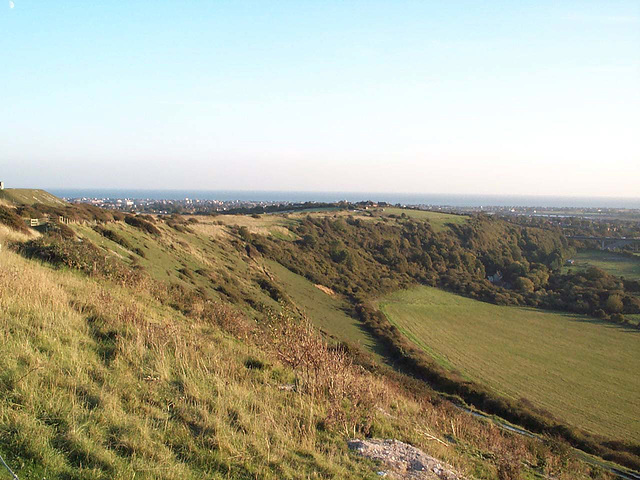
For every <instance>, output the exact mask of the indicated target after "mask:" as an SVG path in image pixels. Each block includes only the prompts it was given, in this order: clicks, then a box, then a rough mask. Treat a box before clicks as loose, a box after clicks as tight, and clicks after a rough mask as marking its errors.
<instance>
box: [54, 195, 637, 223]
mask: <svg viewBox="0 0 640 480" xmlns="http://www.w3.org/2000/svg"><path fill="white" fill-rule="evenodd" d="M65 200H67V201H68V202H70V203H88V204H91V205H94V206H97V207H101V208H108V209H113V210H121V211H126V212H136V213H155V214H161V215H162V214H172V213H183V214H212V213H219V214H224V213H243V212H251V213H254V212H262V213H269V212H276V211H277V212H282V211H286V210H289V209H291V210H301V209H307V208H309V209H315V208H330V207H333V208H345V207H346V208H349V207H351V208H364V209H368V208H374V207H385V206H394V207H402V208H414V209H420V210H432V211H442V212H446V213H459V214H468V213H486V214H488V215H500V216H525V217H542V218H549V219H554V218H555V219H562V218H565V217H574V218H575V217H578V218H584V219H590V220H620V219H625V220H630V221H640V209H627V208H584V207H580V208H567V207H535V206H490V205H489V206H468V207H460V206H451V205H434V204H390V203H387V202H373V201H360V202H348V201H346V200H343V201H338V202H313V201H309V202H290V201H259V200H255V201H247V200H214V199H193V198H184V199H180V200H176V199H155V198H110V197H109V198H98V197H72V198H65ZM559 223H562V222H559Z"/></svg>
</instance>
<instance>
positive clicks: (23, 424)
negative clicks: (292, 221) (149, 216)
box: [0, 222, 606, 479]
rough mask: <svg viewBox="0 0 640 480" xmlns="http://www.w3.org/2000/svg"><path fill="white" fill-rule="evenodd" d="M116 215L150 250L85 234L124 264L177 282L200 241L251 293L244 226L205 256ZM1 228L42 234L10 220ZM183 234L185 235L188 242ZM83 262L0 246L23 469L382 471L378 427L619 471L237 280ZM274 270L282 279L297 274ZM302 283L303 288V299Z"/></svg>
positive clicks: (10, 385)
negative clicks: (421, 389)
mask: <svg viewBox="0 0 640 480" xmlns="http://www.w3.org/2000/svg"><path fill="white" fill-rule="evenodd" d="M108 227H109V228H111V229H114V230H116V231H118V232H119V233H120V234H121V236H122V238H126V240H127V241H128V242H129V244H128V245H129V246H134V245H139V246H140V248H144V251H145V252H147V253H146V254H145V256H146V257H147V258H144V257H142V259H139V258H138V256H137V254H135V253H133V254H132V253H131V252H130V251H129V250H128V248H126V247H122V245H120V244H119V243H114V242H112V241H111V240H106V239H104V237H96V236H94V234H95V233H96V232H94V231H93V230H89V229H88V228H87V227H81V228H77V233H78V234H79V235H82V237H83V239H84V240H83V243H86V242H89V241H91V240H90V239H93V240H94V241H95V242H97V243H99V242H100V241H102V242H104V243H103V245H102V247H98V248H105V249H106V248H108V249H109V251H110V252H112V255H113V259H114V261H119V262H122V267H121V268H127V267H126V265H129V264H130V265H132V266H133V265H134V264H135V263H137V261H138V260H139V261H148V262H150V263H152V262H153V261H155V260H157V261H162V262H164V263H165V264H164V267H165V270H168V271H169V272H170V273H168V274H167V275H168V276H169V278H171V279H174V280H175V279H176V278H179V275H180V274H179V273H178V274H176V273H175V272H174V270H175V268H176V267H177V266H178V265H181V264H182V263H185V262H186V260H187V253H186V252H187V251H189V250H190V249H193V251H192V253H191V257H189V259H190V260H189V261H191V262H193V266H195V265H196V264H198V263H200V262H203V261H204V260H207V261H209V262H211V267H212V268H216V266H217V265H218V263H217V262H221V263H219V265H220V266H224V265H226V264H225V263H224V261H227V262H230V264H234V263H238V264H240V263H244V265H245V270H240V271H238V272H237V275H238V276H237V277H234V278H235V280H236V281H237V282H238V283H239V284H240V287H239V288H240V289H241V290H244V288H245V287H246V286H247V285H248V284H249V283H251V282H250V281H249V280H247V279H243V278H241V277H242V276H243V275H245V273H246V272H252V271H253V270H252V268H253V267H250V266H249V265H251V264H253V263H254V262H253V261H252V260H248V259H247V257H244V256H243V254H242V253H241V251H242V250H237V249H234V248H233V245H232V243H233V238H234V237H233V232H232V231H231V230H229V231H226V232H225V235H223V236H222V237H220V238H222V240H216V241H215V242H214V243H215V244H216V248H219V250H217V251H215V252H214V251H212V252H211V255H210V257H208V258H200V255H201V254H202V252H203V251H202V250H200V249H201V248H204V247H205V246H206V245H210V244H211V243H212V239H211V238H206V237H200V236H198V235H196V234H194V233H180V232H178V233H175V234H174V233H173V229H168V227H167V226H165V225H159V224H158V227H159V229H160V231H161V235H160V236H159V237H154V236H151V235H148V234H146V233H145V234H141V233H139V232H137V231H135V230H132V229H130V226H126V225H125V224H123V223H120V222H116V223H115V224H111V225H108ZM181 235H184V237H183V236H181ZM101 238H103V240H101ZM116 238H117V237H116ZM0 239H1V240H2V243H3V244H7V243H11V242H24V241H26V240H28V239H29V237H28V236H26V235H23V234H18V233H15V232H11V231H10V230H9V229H8V228H6V227H4V226H0ZM180 239H183V240H182V241H185V240H184V239H188V240H189V243H188V244H187V246H183V245H182V246H180V248H178V246H176V245H180V244H179V243H178V241H179V240H180ZM73 242H76V241H75V240H73ZM109 242H111V243H109ZM76 243H77V242H76ZM185 243H186V241H185ZM172 245H174V247H175V249H174V248H172ZM134 248H137V247H134ZM106 251H107V250H105V252H106ZM154 252H155V253H154ZM168 252H174V254H175V258H174V259H173V260H172V262H169V260H170V259H171V255H170V254H169V253H168ZM132 255H133V259H131V258H130V257H131V256H132ZM154 255H158V256H157V257H155V256H154ZM163 255H164V257H163ZM215 255H217V256H218V257H219V258H218V259H216V260H215V261H214V260H209V258H213V257H214V256H215ZM163 258H164V260H162V259H163ZM221 258H224V259H225V260H224V261H223V260H220V259H221ZM115 259H117V260H115ZM154 259H155V260H154ZM259 261H260V260H259V259H258V261H257V262H259ZM128 262H130V263H128ZM264 266H268V265H264ZM270 266H271V267H275V266H274V265H273V264H271V265H270ZM261 267H262V266H261ZM150 270H151V273H153V272H154V270H152V269H150ZM273 270H274V271H276V270H278V269H277V268H273ZM82 271H88V272H92V270H91V269H89V270H76V269H70V268H66V267H63V268H55V267H52V266H50V265H49V264H48V263H41V262H40V261H37V260H28V259H25V258H23V257H21V256H20V255H18V254H17V253H14V252H13V251H11V250H9V249H3V250H2V251H1V252H0V337H1V338H2V342H3V348H2V349H0V398H1V399H2V400H1V401H0V454H1V455H2V456H3V457H4V458H5V459H6V460H7V462H8V463H9V464H10V465H11V466H12V467H13V468H14V469H15V470H16V472H17V473H18V474H19V476H20V478H21V479H35V478H37V479H40V478H43V477H46V478H47V479H125V478H126V479H130V478H133V477H134V476H135V478H143V479H145V478H149V479H151V478H153V479H189V478H220V479H222V478H225V479H229V478H234V479H236V478H237V479H253V478H266V479H268V478H274V479H275V478H277V479H288V478H291V479H308V478H344V479H350V478H353V479H356V478H357V479H365V478H377V474H376V471H377V470H378V469H379V467H376V466H375V465H372V464H371V463H370V462H368V461H364V460H362V459H360V458H359V457H357V456H355V455H354V454H352V453H350V452H349V451H348V449H347V447H346V440H347V439H349V438H353V437H357V436H365V435H372V436H376V437H383V438H388V437H390V438H398V439H400V440H404V441H408V442H410V443H412V444H413V445H416V446H418V447H420V448H422V449H424V450H425V451H427V452H428V453H430V454H432V455H435V456H437V457H438V458H441V459H443V460H445V461H447V462H449V463H451V464H452V465H454V466H455V467H456V468H457V469H458V470H459V471H461V472H462V473H464V474H466V475H473V476H474V477H475V478H479V479H482V478H484V479H490V478H495V477H496V475H497V471H498V469H500V468H502V469H503V470H504V469H505V468H507V467H504V465H512V467H509V468H511V471H520V470H521V471H522V478H533V471H534V470H539V471H540V472H544V473H545V474H553V475H555V476H556V477H557V478H561V479H562V478H566V479H568V478H591V477H593V476H594V475H599V476H600V477H601V478H606V475H604V474H603V473H602V471H601V470H599V469H598V468H596V467H590V466H588V465H586V464H584V463H582V462H581V461H579V460H577V459H575V458H574V457H573V456H571V455H570V454H569V452H568V450H566V449H564V450H563V449H560V450H557V449H558V446H557V445H555V446H554V445H553V444H548V445H547V444H545V443H542V442H538V441H536V440H531V439H524V438H520V437H518V436H514V435H512V434H509V433H506V432H503V431H501V430H499V429H498V428H497V427H495V426H494V425H493V424H490V423H486V422H482V421H479V420H476V419H474V418H473V417H471V416H470V415H468V414H465V413H463V412H460V411H457V410H455V409H452V408H451V407H449V406H447V404H446V403H442V402H434V403H431V402H430V401H429V398H428V396H422V397H421V398H420V399H414V398H413V397H412V396H411V395H409V394H407V393H404V391H403V390H402V389H401V388H399V387H398V386H397V385H396V384H395V383H393V382H390V381H389V380H387V379H385V378H384V377H380V376H376V375H372V374H369V373H366V372H365V371H363V370H362V368H360V367H356V366H354V365H352V364H351V362H350V360H349V358H348V357H346V356H345V354H344V353H342V352H340V351H336V350H333V349H331V348H329V347H328V346H327V345H325V344H324V343H323V342H322V341H321V340H320V338H319V337H318V336H317V334H316V333H314V331H313V330H312V329H310V328H309V327H308V326H306V325H305V324H304V323H299V322H298V321H296V320H295V319H291V318H287V317H282V316H279V315H277V314H268V313H267V314H265V315H264V316H263V317H262V318H261V319H260V320H259V321H258V322H256V321H255V320H254V319H252V318H250V317H249V316H247V315H246V314H245V313H244V312H245V310H246V309H247V307H246V304H244V303H242V302H241V303H239V304H237V305H236V304H235V303H233V302H230V301H228V299H227V296H226V295H225V294H222V295H221V296H220V300H214V301H212V300H211V299H208V298H207V296H203V295H202V294H201V293H198V292H199V290H198V282H195V284H193V285H192V284H191V283H190V282H191V279H190V278H189V277H188V276H186V277H185V279H181V281H182V282H183V283H184V284H185V285H187V286H189V285H190V286H191V288H190V289H188V290H185V291H175V290H173V289H171V288H168V286H169V284H168V283H158V280H154V278H153V276H146V275H145V274H143V275H142V276H141V277H139V280H138V281H136V283H135V284H133V283H132V284H130V283H128V282H126V281H124V282H122V281H113V280H109V279H108V278H106V277H103V276H102V275H101V274H100V271H99V270H98V271H95V266H94V270H93V273H92V274H90V275H86V274H85V273H82ZM243 272H244V273H243ZM165 273H166V272H165ZM276 273H279V274H280V275H281V276H282V278H285V281H284V282H283V283H282V284H281V285H280V286H281V287H282V288H286V287H287V282H291V281H292V280H291V278H288V277H287V274H286V272H282V271H278V272H276ZM200 286H201V285H200ZM307 287H308V285H306V284H305V283H304V282H299V285H298V286H297V287H296V286H292V287H291V291H292V296H293V297H295V298H302V297H301V296H300V295H302V296H304V295H306V294H308V293H309V292H308V290H306V289H307ZM185 288H186V287H185ZM313 288H314V289H316V290H318V292H319V293H321V294H322V295H326V294H325V293H324V292H322V291H320V290H319V289H317V288H316V287H315V286H314V287H313ZM297 289H301V290H300V293H297V292H296V291H295V290H297ZM247 294H248V293H247ZM339 306H340V303H339V301H338V300H337V299H336V301H335V302H333V301H332V302H329V303H327V304H325V306H324V307H322V309H321V310H319V311H311V310H309V312H308V314H309V315H311V316H317V315H320V316H322V315H324V314H326V312H327V311H328V310H333V311H334V315H335V316H334V317H333V321H336V322H337V321H338V320H339V318H340V317H339V315H340V314H339V313H338V312H339ZM292 385H295V387H292ZM292 388H293V389H292ZM434 437H435V438H439V439H445V438H446V439H447V442H448V443H450V444H451V445H452V446H449V447H447V446H444V445H443V444H442V443H440V442H436V441H434V440H433V438H434ZM554 452H555V453H554ZM557 452H560V453H557ZM514 469H515V470H514Z"/></svg>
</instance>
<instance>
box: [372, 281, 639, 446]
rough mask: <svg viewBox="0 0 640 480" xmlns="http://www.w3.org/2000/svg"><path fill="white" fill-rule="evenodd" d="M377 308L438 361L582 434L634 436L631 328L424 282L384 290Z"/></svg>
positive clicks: (634, 336) (634, 340)
mask: <svg viewBox="0 0 640 480" xmlns="http://www.w3.org/2000/svg"><path fill="white" fill-rule="evenodd" d="M380 307H381V308H382V310H383V311H384V313H385V314H386V315H387V317H388V318H389V320H390V321H391V322H392V323H393V324H395V325H396V326H397V327H398V328H399V329H400V330H401V331H402V332H403V333H404V334H405V335H406V336H407V337H408V338H409V339H410V340H412V341H413V342H414V343H415V344H416V345H418V346H419V347H421V348H423V349H424V350H425V351H426V352H427V353H429V354H430V355H432V356H433V357H434V358H435V359H436V360H437V361H439V362H440V363H441V364H442V365H443V366H445V367H447V368H455V369H458V370H459V371H460V372H461V373H462V374H463V375H464V376H466V377H467V378H469V379H472V380H475V381H477V382H479V383H481V384H485V385H487V386H489V387H491V388H492V389H494V390H495V391H496V392H497V393H499V394H502V395H505V396H507V397H510V398H515V399H518V398H522V397H524V398H527V399H528V400H530V401H532V402H533V403H534V405H536V406H538V407H542V408H544V409H546V410H548V411H549V412H551V413H552V414H553V415H555V416H556V417H558V418H559V419H561V420H564V421H566V422H568V423H569V424H571V425H574V426H577V427H580V428H583V429H585V430H587V431H589V432H592V433H596V434H602V435H605V436H608V437H610V438H619V439H629V440H632V441H635V442H638V441H640V417H639V416H638V412H639V411H640V382H639V381H638V376H637V375H638V371H640V333H638V332H637V331H636V330H631V329H625V328H624V327H619V326H615V325H611V324H608V323H603V322H600V321H597V320H593V319H588V318H586V317H581V316H573V315H565V314H559V313H553V312H543V311H536V310H533V309H528V308H516V307H503V306H496V305H491V304H487V303H482V302H478V301H475V300H472V299H468V298H464V297H460V296H457V295H454V294H451V293H447V292H443V291H441V290H438V289H435V288H429V287H417V288H414V289H410V290H406V291H402V292H397V293H394V294H391V295H389V296H387V297H384V298H383V299H382V300H381V302H380Z"/></svg>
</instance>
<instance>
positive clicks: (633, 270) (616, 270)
mask: <svg viewBox="0 0 640 480" xmlns="http://www.w3.org/2000/svg"><path fill="white" fill-rule="evenodd" d="M573 259H574V260H575V263H574V264H573V265H571V266H567V267H565V271H566V270H568V269H569V268H571V269H573V270H584V269H587V268H589V267H598V268H601V269H602V270H604V271H605V272H607V273H610V274H611V275H615V276H617V277H625V278H627V279H630V280H640V256H635V257H627V256H625V255H621V254H619V253H614V252H605V251H602V250H583V251H580V252H578V253H576V254H575V256H574V257H573Z"/></svg>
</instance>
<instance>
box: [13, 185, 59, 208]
mask: <svg viewBox="0 0 640 480" xmlns="http://www.w3.org/2000/svg"><path fill="white" fill-rule="evenodd" d="M0 200H5V201H7V202H11V203H14V204H16V205H32V204H34V203H41V204H43V205H50V206H64V205H66V202H65V201H64V200H62V199H60V198H58V197H56V196H55V195H52V194H50V193H49V192H47V191H45V190H40V189H37V188H5V189H4V190H0Z"/></svg>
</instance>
